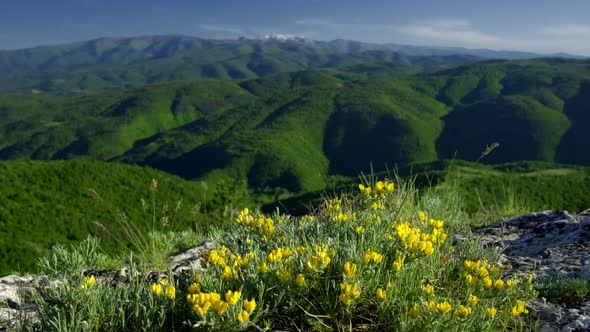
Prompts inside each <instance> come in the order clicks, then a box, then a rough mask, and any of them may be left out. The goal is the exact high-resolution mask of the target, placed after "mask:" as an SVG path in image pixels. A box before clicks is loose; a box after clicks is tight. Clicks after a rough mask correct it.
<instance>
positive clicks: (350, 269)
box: [344, 262, 357, 279]
mask: <svg viewBox="0 0 590 332" xmlns="http://www.w3.org/2000/svg"><path fill="white" fill-rule="evenodd" d="M356 270H357V265H356V264H355V263H351V262H346V263H344V273H345V274H346V277H347V278H348V279H352V278H354V276H355V275H356Z"/></svg>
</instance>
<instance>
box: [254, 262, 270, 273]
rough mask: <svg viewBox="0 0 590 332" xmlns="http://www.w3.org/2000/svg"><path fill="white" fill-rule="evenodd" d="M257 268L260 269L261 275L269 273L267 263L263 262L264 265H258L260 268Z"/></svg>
mask: <svg viewBox="0 0 590 332" xmlns="http://www.w3.org/2000/svg"><path fill="white" fill-rule="evenodd" d="M256 268H257V269H258V272H260V273H266V272H268V265H266V262H262V263H260V264H258V266H257V267H256Z"/></svg>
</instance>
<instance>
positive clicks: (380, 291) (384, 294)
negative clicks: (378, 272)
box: [376, 287, 387, 300]
mask: <svg viewBox="0 0 590 332" xmlns="http://www.w3.org/2000/svg"><path fill="white" fill-rule="evenodd" d="M376 295H377V298H378V299H379V300H385V299H386V298H387V292H386V291H384V290H383V289H382V288H381V287H379V288H377V293H376Z"/></svg>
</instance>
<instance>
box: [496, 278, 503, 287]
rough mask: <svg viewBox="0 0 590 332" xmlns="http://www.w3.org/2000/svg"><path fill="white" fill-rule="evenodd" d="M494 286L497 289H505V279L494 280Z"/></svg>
mask: <svg viewBox="0 0 590 332" xmlns="http://www.w3.org/2000/svg"><path fill="white" fill-rule="evenodd" d="M494 287H495V288H496V289H503V288H504V280H502V279H498V280H496V282H494Z"/></svg>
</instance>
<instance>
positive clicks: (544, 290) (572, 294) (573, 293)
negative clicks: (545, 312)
mask: <svg viewBox="0 0 590 332" xmlns="http://www.w3.org/2000/svg"><path fill="white" fill-rule="evenodd" d="M536 288H537V290H538V291H539V296H542V297H544V298H546V299H547V301H549V302H552V303H555V304H559V305H565V306H575V305H577V304H579V303H581V302H583V301H585V300H586V299H587V298H588V292H589V287H588V281H587V280H585V279H581V278H570V277H566V276H564V275H562V274H559V273H554V274H552V275H550V276H548V277H547V278H545V279H543V280H540V281H539V283H538V285H537V286H536Z"/></svg>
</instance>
